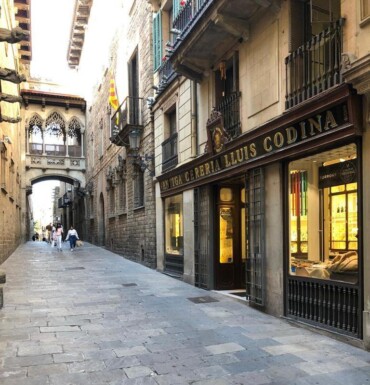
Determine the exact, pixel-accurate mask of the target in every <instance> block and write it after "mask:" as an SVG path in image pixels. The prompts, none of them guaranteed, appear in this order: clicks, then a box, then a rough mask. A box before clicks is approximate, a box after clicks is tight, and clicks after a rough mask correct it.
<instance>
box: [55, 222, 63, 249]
mask: <svg viewBox="0 0 370 385" xmlns="http://www.w3.org/2000/svg"><path fill="white" fill-rule="evenodd" d="M55 233H56V238H57V248H58V251H62V236H63V226H62V224H61V223H58V224H57V229H56V232H55Z"/></svg>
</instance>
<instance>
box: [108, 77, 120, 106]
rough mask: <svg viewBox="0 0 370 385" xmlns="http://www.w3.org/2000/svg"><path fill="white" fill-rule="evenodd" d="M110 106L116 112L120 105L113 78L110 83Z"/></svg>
mask: <svg viewBox="0 0 370 385" xmlns="http://www.w3.org/2000/svg"><path fill="white" fill-rule="evenodd" d="M109 104H110V105H111V107H112V108H113V109H114V111H117V110H118V107H119V103H118V98H117V94H116V83H115V81H114V79H113V76H112V77H111V79H110V82H109Z"/></svg>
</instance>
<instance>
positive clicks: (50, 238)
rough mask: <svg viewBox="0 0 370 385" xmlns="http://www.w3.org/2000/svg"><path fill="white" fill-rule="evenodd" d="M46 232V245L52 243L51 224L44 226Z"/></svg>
mask: <svg viewBox="0 0 370 385" xmlns="http://www.w3.org/2000/svg"><path fill="white" fill-rule="evenodd" d="M46 230H47V232H48V233H47V242H48V243H51V242H52V241H53V238H52V230H53V224H52V223H49V224H48V225H47V226H46Z"/></svg>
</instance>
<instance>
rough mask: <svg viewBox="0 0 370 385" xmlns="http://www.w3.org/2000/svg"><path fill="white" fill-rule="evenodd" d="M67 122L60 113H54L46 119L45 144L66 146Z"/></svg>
mask: <svg viewBox="0 0 370 385" xmlns="http://www.w3.org/2000/svg"><path fill="white" fill-rule="evenodd" d="M65 129H66V127H65V122H64V120H63V118H62V117H61V116H60V114H58V112H53V113H52V114H51V115H49V117H48V118H47V119H46V131H45V143H46V144H60V145H63V144H64V138H65Z"/></svg>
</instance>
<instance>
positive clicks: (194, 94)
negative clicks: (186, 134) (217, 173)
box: [190, 80, 198, 158]
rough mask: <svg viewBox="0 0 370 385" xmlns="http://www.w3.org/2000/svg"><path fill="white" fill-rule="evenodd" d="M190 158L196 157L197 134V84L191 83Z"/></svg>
mask: <svg viewBox="0 0 370 385" xmlns="http://www.w3.org/2000/svg"><path fill="white" fill-rule="evenodd" d="M190 87H191V157H192V158H195V157H196V156H197V155H198V143H197V137H198V135H197V132H198V121H197V117H198V111H197V106H198V98H197V83H196V82H195V81H194V80H192V81H191V86H190Z"/></svg>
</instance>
